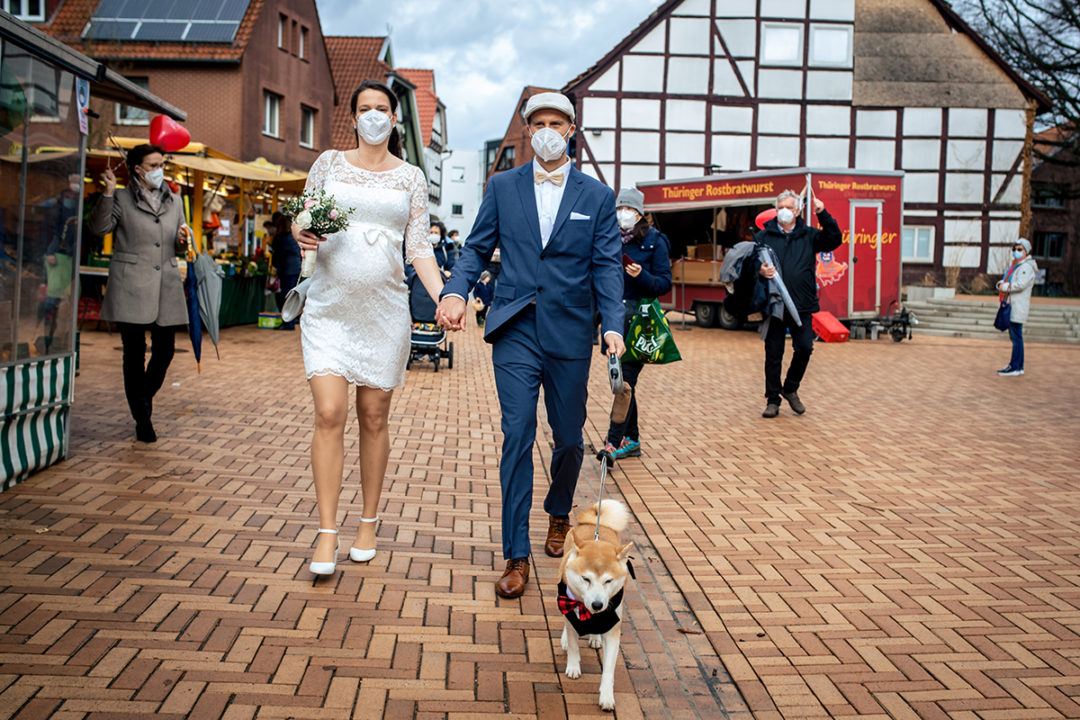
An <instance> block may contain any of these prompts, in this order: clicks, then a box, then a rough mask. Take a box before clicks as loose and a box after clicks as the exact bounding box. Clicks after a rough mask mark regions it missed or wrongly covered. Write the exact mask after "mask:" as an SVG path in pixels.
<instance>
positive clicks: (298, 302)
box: [281, 278, 311, 322]
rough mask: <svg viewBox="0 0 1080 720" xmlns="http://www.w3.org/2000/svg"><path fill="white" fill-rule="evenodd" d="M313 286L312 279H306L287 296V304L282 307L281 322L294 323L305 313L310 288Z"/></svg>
mask: <svg viewBox="0 0 1080 720" xmlns="http://www.w3.org/2000/svg"><path fill="white" fill-rule="evenodd" d="M310 286H311V278H304V279H303V280H302V281H301V282H300V283H299V284H298V285H297V286H296V287H294V288H293V289H292V290H290V291H289V292H288V293H286V294H285V302H284V303H282V305H281V321H282V322H292V321H293V320H295V319H296V318H298V317H300V313H302V312H304V303H305V302H306V301H307V294H308V288H309V287H310Z"/></svg>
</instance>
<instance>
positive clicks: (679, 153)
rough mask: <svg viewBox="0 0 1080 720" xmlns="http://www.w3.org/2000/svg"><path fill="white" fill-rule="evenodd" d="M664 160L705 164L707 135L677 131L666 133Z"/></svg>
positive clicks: (677, 162)
mask: <svg viewBox="0 0 1080 720" xmlns="http://www.w3.org/2000/svg"><path fill="white" fill-rule="evenodd" d="M664 162H665V163H674V164H685V165H696V166H697V167H698V169H701V168H702V167H703V166H704V165H705V135H704V134H703V133H675V132H670V133H666V134H665V135H664Z"/></svg>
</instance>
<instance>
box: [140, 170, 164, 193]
mask: <svg viewBox="0 0 1080 720" xmlns="http://www.w3.org/2000/svg"><path fill="white" fill-rule="evenodd" d="M143 179H144V180H145V181H146V184H147V185H149V186H150V187H152V188H154V189H155V190H156V189H157V188H159V187H161V183H163V182H165V170H164V169H163V168H158V169H157V170H150V171H148V172H143Z"/></svg>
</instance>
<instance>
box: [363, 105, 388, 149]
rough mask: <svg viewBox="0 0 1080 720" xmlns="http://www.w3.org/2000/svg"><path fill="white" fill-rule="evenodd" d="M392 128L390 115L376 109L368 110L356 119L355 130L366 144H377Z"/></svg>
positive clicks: (386, 136)
mask: <svg viewBox="0 0 1080 720" xmlns="http://www.w3.org/2000/svg"><path fill="white" fill-rule="evenodd" d="M393 129H394V124H393V123H392V122H390V117H389V116H388V115H387V114H386V113H383V112H379V111H378V110H368V111H367V112H366V113H364V114H363V115H361V116H360V117H358V118H357V119H356V130H357V131H358V132H359V133H360V137H361V138H363V140H364V142H366V143H367V144H368V145H378V144H379V143H381V142H382V141H383V140H385V139H386V138H388V137H389V136H390V131H391V130H393Z"/></svg>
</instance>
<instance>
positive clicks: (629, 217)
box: [615, 210, 638, 230]
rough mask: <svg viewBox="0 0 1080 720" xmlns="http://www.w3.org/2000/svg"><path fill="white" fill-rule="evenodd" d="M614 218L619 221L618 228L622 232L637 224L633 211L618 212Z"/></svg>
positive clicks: (635, 214)
mask: <svg viewBox="0 0 1080 720" xmlns="http://www.w3.org/2000/svg"><path fill="white" fill-rule="evenodd" d="M615 217H616V218H617V219H618V221H619V227H621V228H622V229H623V230H629V229H630V228H632V227H634V226H635V225H637V222H638V214H637V212H636V211H634V210H619V211H618V212H616V213H615Z"/></svg>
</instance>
